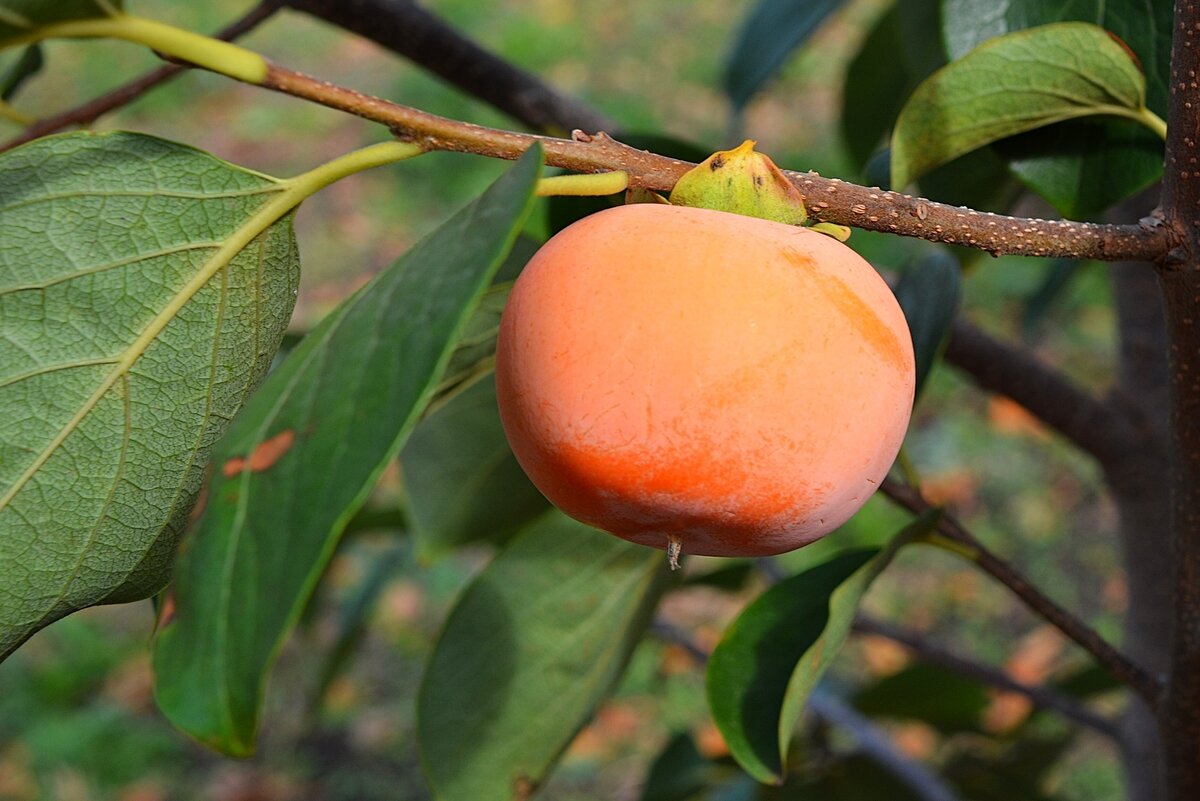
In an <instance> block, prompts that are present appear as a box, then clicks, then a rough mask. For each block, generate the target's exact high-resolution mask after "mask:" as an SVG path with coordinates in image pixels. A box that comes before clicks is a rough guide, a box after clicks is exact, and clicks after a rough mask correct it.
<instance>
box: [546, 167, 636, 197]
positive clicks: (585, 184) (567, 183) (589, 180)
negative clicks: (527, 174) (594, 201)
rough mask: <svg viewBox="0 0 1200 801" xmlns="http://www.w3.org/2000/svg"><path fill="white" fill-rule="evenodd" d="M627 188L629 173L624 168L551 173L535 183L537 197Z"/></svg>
mask: <svg viewBox="0 0 1200 801" xmlns="http://www.w3.org/2000/svg"><path fill="white" fill-rule="evenodd" d="M628 188H629V173H627V172H625V171H624V170H614V171H613V172H598V173H582V174H578V175H552V176H550V177H549V178H542V179H540V180H539V181H538V183H537V189H536V190H535V193H536V194H537V196H538V197H551V196H553V195H574V196H576V197H597V196H602V195H615V194H616V193H617V192H624V191H625V190H626V189H628Z"/></svg>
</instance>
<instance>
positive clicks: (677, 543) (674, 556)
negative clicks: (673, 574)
mask: <svg viewBox="0 0 1200 801" xmlns="http://www.w3.org/2000/svg"><path fill="white" fill-rule="evenodd" d="M682 555H683V541H682V540H681V539H679V537H677V536H675V535H674V534H668V535H667V564H668V565H670V566H671V569H672V570H678V569H679V557H680V556H682Z"/></svg>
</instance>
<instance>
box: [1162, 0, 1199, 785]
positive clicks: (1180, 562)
mask: <svg viewBox="0 0 1200 801" xmlns="http://www.w3.org/2000/svg"><path fill="white" fill-rule="evenodd" d="M1198 86H1200V1H1198V0H1176V2H1175V31H1174V42H1173V45H1172V49H1171V109H1170V114H1169V115H1168V118H1167V125H1168V132H1167V155H1166V164H1165V167H1164V171H1163V200H1162V211H1163V217H1164V219H1165V222H1166V224H1167V226H1168V227H1169V228H1170V230H1171V232H1172V234H1173V235H1174V237H1175V241H1176V242H1177V243H1178V244H1177V245H1176V247H1175V248H1174V249H1173V250H1172V251H1171V253H1170V254H1169V255H1168V257H1167V258H1166V259H1165V260H1164V262H1163V263H1162V264H1160V266H1159V271H1158V276H1159V283H1160V286H1161V288H1162V293H1163V307H1164V311H1165V313H1166V320H1167V336H1168V337H1169V340H1170V352H1169V357H1170V373H1171V405H1172V411H1171V495H1172V508H1173V520H1172V526H1171V527H1172V531H1173V552H1172V558H1173V560H1174V564H1175V582H1174V588H1175V620H1174V645H1173V648H1172V654H1171V674H1170V677H1169V679H1168V684H1167V693H1166V697H1165V698H1164V703H1163V704H1162V706H1161V711H1160V714H1159V728H1160V730H1161V732H1162V735H1163V741H1164V743H1165V746H1166V750H1167V777H1168V778H1167V783H1168V786H1169V787H1170V792H1171V797H1172V798H1173V799H1177V801H1183V799H1195V798H1200V325H1198V323H1200V141H1198V140H1200V91H1198V89H1197V87H1198Z"/></svg>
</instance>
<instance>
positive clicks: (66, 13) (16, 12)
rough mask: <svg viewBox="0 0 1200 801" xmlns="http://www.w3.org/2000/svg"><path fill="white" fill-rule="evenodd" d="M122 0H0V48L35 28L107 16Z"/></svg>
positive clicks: (119, 6)
mask: <svg viewBox="0 0 1200 801" xmlns="http://www.w3.org/2000/svg"><path fill="white" fill-rule="evenodd" d="M123 5H124V3H123V1H122V0H0V48H2V47H5V46H6V45H7V44H8V42H9V41H10V40H15V39H20V38H22V37H24V36H26V35H28V34H29V33H30V32H32V31H33V30H35V29H37V28H41V27H43V26H46V25H52V24H54V23H56V22H67V21H68V20H73V19H94V18H96V17H107V16H109V15H110V13H112V12H113V11H120V10H121V7H122V6H123Z"/></svg>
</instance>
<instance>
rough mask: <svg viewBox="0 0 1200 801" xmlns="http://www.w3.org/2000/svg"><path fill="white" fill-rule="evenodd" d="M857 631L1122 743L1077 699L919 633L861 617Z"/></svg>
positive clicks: (1111, 724) (1114, 729)
mask: <svg viewBox="0 0 1200 801" xmlns="http://www.w3.org/2000/svg"><path fill="white" fill-rule="evenodd" d="M854 630H855V631H856V632H858V633H859V634H873V635H875V636H877V637H884V638H886V639H889V640H891V641H892V642H896V643H899V644H900V645H903V646H904V647H905V648H907V649H908V650H910V651H912V652H913V654H915V655H916V656H918V657H919V658H921V659H922V660H924V661H926V662H930V663H932V664H937V665H941V666H942V667H946V668H949V669H950V670H953V671H954V672H956V673H961V674H963V675H964V676H968V677H970V678H972V679H975V680H976V681H979V682H980V683H982V684H986V685H989V686H991V687H995V688H996V689H999V690H1004V691H1006V692H1011V693H1017V694H1018V695H1023V696H1025V697H1026V698H1028V699H1029V700H1030V701H1031V702H1032V703H1033V705H1034V706H1036V707H1040V708H1042V709H1052V710H1054V711H1055V712H1058V713H1059V714H1061V715H1062V716H1063V717H1065V718H1068V719H1070V720H1073V721H1075V722H1076V723H1078V724H1080V725H1081V726H1086V727H1088V728H1089V729H1094V730H1096V731H1098V732H1100V733H1101V734H1103V735H1105V736H1106V737H1111V738H1112V739H1114V740H1120V739H1121V733H1120V730H1119V729H1118V728H1117V725H1116V723H1114V722H1113V721H1111V720H1109V719H1108V718H1105V717H1102V716H1100V715H1097V714H1096V713H1095V712H1093V711H1091V710H1090V709H1088V708H1087V707H1086V706H1084V705H1083V704H1081V703H1079V702H1078V701H1076V700H1075V699H1073V698H1070V697H1069V696H1066V695H1063V694H1062V693H1060V692H1056V691H1054V690H1052V689H1051V688H1049V687H1038V686H1034V685H1030V684H1024V683H1022V682H1019V681H1017V680H1016V679H1014V678H1013V677H1012V676H1010V675H1008V673H1006V672H1005V671H1003V670H1000V669H999V668H995V667H992V666H991V665H984V664H982V663H979V662H976V661H974V660H971V659H966V658H964V657H961V656H959V655H957V654H955V653H952V652H950V651H948V650H946V649H945V648H942V647H940V646H938V645H935V644H933V643H931V642H929V641H928V640H927V639H925V638H924V637H922V636H921V635H920V634H918V633H917V632H913V631H908V630H906V629H903V628H901V627H899V626H896V625H893V624H891V623H887V622H885V621H882V620H876V619H875V618H872V617H868V616H866V615H862V614H860V615H859V616H858V617H856V618H855V620H854Z"/></svg>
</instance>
